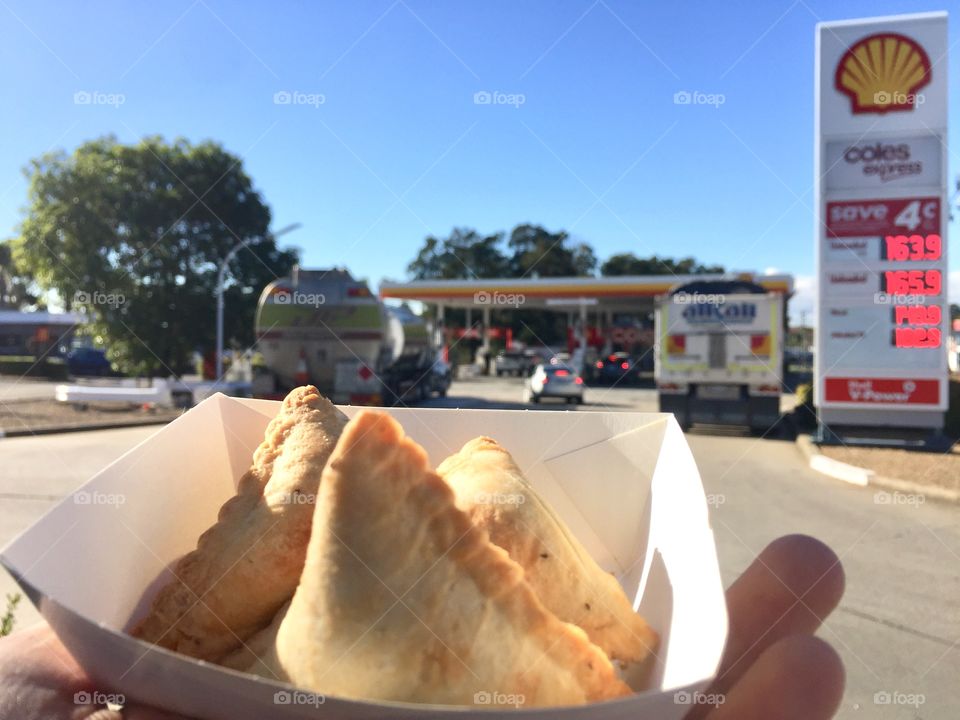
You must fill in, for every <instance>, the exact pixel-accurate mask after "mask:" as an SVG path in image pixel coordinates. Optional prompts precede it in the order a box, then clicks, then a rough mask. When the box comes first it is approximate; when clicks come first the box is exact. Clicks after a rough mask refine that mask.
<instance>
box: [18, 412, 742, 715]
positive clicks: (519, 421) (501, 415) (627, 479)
mask: <svg viewBox="0 0 960 720" xmlns="http://www.w3.org/2000/svg"><path fill="white" fill-rule="evenodd" d="M277 408H278V403H271V402H265V401H249V400H233V399H228V398H223V397H214V398H211V399H210V400H209V401H207V402H205V403H203V404H202V405H200V406H198V407H197V408H195V409H194V410H192V411H191V412H189V413H187V414H186V415H185V416H184V417H183V418H181V419H180V420H178V421H176V422H174V423H172V424H171V425H169V426H167V427H166V428H164V429H163V430H161V431H160V432H158V433H157V434H156V435H155V436H154V437H153V438H151V439H150V440H148V441H147V442H145V443H144V444H143V445H141V446H140V447H138V448H137V449H135V450H134V451H132V452H131V453H129V454H128V455H126V456H124V457H123V458H121V459H120V460H119V461H118V462H117V463H115V464H114V465H112V466H111V467H110V468H108V469H106V470H105V471H103V472H102V473H101V474H100V475H98V476H97V477H96V478H94V479H93V480H92V481H91V482H90V483H88V484H87V485H86V486H85V487H84V488H83V490H84V491H86V492H91V493H92V492H103V493H118V492H122V493H124V494H125V496H126V502H125V503H124V504H123V505H121V506H119V507H106V506H96V505H89V506H78V505H76V504H74V503H72V502H70V501H69V499H68V500H67V501H66V502H64V503H62V504H61V505H59V506H58V507H56V508H55V509H54V510H52V511H51V513H50V514H48V515H47V516H46V517H45V518H43V519H41V520H40V521H39V522H38V523H37V524H36V525H35V526H34V527H32V528H30V529H29V530H28V531H27V532H26V533H24V535H23V536H21V537H20V538H19V539H18V540H16V541H15V542H14V543H13V544H12V545H11V546H10V547H8V548H7V549H6V550H5V551H4V553H3V556H2V560H3V563H4V565H5V566H7V567H8V568H9V569H11V570H12V571H13V573H14V575H15V576H17V578H18V579H19V580H20V581H21V582H22V584H23V585H24V588H25V589H26V590H27V592H28V593H29V594H30V596H31V598H32V599H33V600H34V602H36V603H37V604H38V605H39V606H40V608H41V611H42V612H43V614H44V615H45V617H46V618H47V619H48V620H49V622H50V623H51V625H52V626H53V627H54V629H55V630H56V631H57V633H58V635H59V636H60V637H61V639H62V640H63V641H64V643H65V644H66V645H67V646H68V648H69V649H70V651H71V652H72V653H73V654H74V656H75V657H76V658H77V659H78V661H79V662H80V663H81V664H82V665H83V667H84V668H85V669H86V670H87V672H89V673H90V674H91V675H92V676H93V677H94V678H95V679H96V680H97V682H98V683H99V684H101V685H102V686H103V687H109V688H114V689H116V690H117V691H121V692H123V693H125V694H126V695H127V697H128V698H135V699H138V700H141V701H144V702H148V703H151V704H154V705H159V706H163V707H167V708H169V709H171V710H174V711H178V712H181V713H184V714H187V715H191V716H193V717H199V718H210V719H211V720H214V719H216V720H220V719H221V718H222V719H223V720H226V719H227V718H230V720H241V719H245V718H259V717H273V718H299V717H304V718H305V717H337V718H342V717H347V718H399V717H409V716H410V715H411V713H414V712H415V713H416V714H418V715H422V716H425V717H426V716H429V717H432V718H441V717H442V718H448V717H449V718H452V717H457V718H465V717H474V716H481V715H482V716H483V717H487V718H489V717H496V716H499V715H502V714H511V715H513V714H521V715H523V714H526V712H525V711H524V710H522V709H521V710H515V709H514V708H512V707H511V708H509V709H508V710H507V709H504V708H502V707H500V708H489V709H483V710H480V709H478V710H475V711H470V710H469V709H468V710H466V712H465V711H464V709H459V710H456V711H453V710H448V709H444V708H443V707H442V706H435V705H416V706H411V705H405V704H402V703H401V704H396V703H390V702H378V703H367V702H363V701H350V700H345V699H340V698H338V697H336V696H335V695H328V696H326V697H325V698H324V700H325V702H324V704H323V705H322V706H321V707H320V708H319V709H318V708H315V707H312V706H310V707H307V706H297V705H295V704H289V705H285V706H279V705H277V704H276V702H275V693H279V692H281V691H286V690H290V688H289V686H284V685H283V684H281V683H277V682H275V681H273V680H259V681H258V680H256V679H254V678H251V676H249V675H241V674H237V673H233V672H231V671H229V670H225V669H222V668H218V667H215V666H210V665H201V664H198V663H197V662H196V661H195V660H191V659H189V658H185V657H183V656H182V655H178V654H171V653H169V652H167V651H165V650H163V649H160V648H155V647H154V646H148V645H145V644H143V643H141V642H139V641H136V640H134V639H131V638H130V637H129V636H126V635H124V634H122V633H121V632H120V630H121V629H122V628H123V627H124V626H125V625H126V623H127V620H128V618H129V617H130V616H131V615H134V614H135V615H137V616H139V615H140V614H141V613H139V612H137V613H135V608H136V607H137V606H138V603H139V600H140V597H139V596H140V592H141V589H142V588H143V587H146V586H147V585H148V584H149V582H150V580H151V578H152V576H153V575H155V574H156V573H157V570H158V568H159V567H161V566H162V565H166V564H171V563H173V562H175V561H176V559H177V558H178V557H179V556H180V555H183V554H184V553H185V552H188V551H189V550H190V549H191V543H192V541H191V540H190V539H189V536H190V535H193V537H194V538H195V537H196V536H197V535H199V534H200V533H201V532H202V531H203V530H204V529H205V528H206V527H207V526H208V525H209V524H210V520H209V519H208V518H210V516H211V513H212V512H213V511H214V510H215V508H216V507H217V506H219V505H222V504H223V502H224V501H226V500H227V499H228V498H229V497H230V496H232V495H233V494H234V492H235V491H234V488H233V487H232V486H231V485H228V484H224V483H223V482H221V480H220V479H221V478H224V477H230V476H231V475H232V476H233V477H234V478H237V477H239V476H240V475H241V474H242V469H244V468H245V467H246V466H248V465H249V458H250V455H249V453H250V452H251V449H252V448H253V447H256V445H257V444H258V443H259V441H260V439H261V438H262V437H263V433H264V429H265V427H266V426H267V424H268V422H269V421H270V419H272V418H273V417H274V415H275V414H276V413H277ZM344 410H345V412H346V414H347V415H353V414H355V412H356V411H355V410H353V409H350V408H345V409H344ZM389 414H390V415H392V416H393V417H395V418H397V419H398V420H400V421H401V422H402V423H403V425H404V429H405V430H406V432H407V433H408V434H409V435H410V436H411V437H412V439H413V440H415V441H416V442H418V443H419V444H420V445H421V446H423V447H424V449H425V450H426V452H427V454H428V455H429V457H430V462H431V464H435V463H438V462H439V461H440V460H442V459H443V458H444V457H446V456H448V455H450V454H451V453H452V452H454V451H456V449H457V448H459V447H460V446H462V445H463V444H464V443H465V442H467V441H468V440H470V439H471V438H473V437H476V436H478V435H483V434H490V433H491V428H494V429H495V430H494V432H495V433H496V434H497V435H499V436H501V437H504V438H511V439H512V441H513V442H512V443H511V447H510V449H511V451H512V452H513V454H514V456H515V458H516V460H517V463H518V464H519V465H520V466H521V467H523V468H524V469H526V470H528V472H529V479H530V482H531V485H532V486H533V487H534V488H535V489H536V490H537V492H538V493H539V494H540V495H541V496H543V497H544V498H545V500H546V501H547V502H549V503H550V505H551V506H553V508H554V509H555V511H556V512H557V513H558V515H559V516H560V517H561V518H562V519H563V521H564V522H565V523H566V524H568V525H569V526H570V530H571V532H572V534H573V535H574V536H576V537H577V539H578V541H579V542H581V543H583V544H584V547H585V548H586V549H587V551H588V552H589V553H590V554H591V555H592V556H593V557H594V558H595V559H596V560H597V561H598V562H599V563H600V565H601V567H603V568H604V569H606V570H611V571H615V572H616V574H617V576H618V577H619V578H620V579H621V580H622V581H623V582H624V583H625V587H626V588H627V591H628V593H629V594H631V595H633V594H634V593H636V600H635V606H636V607H637V608H638V610H639V611H640V613H641V614H643V615H644V616H645V617H646V618H647V619H648V620H649V621H650V623H651V625H652V626H653V627H654V628H655V629H656V630H657V631H658V633H659V634H660V635H661V646H660V648H659V649H658V651H657V655H656V662H655V667H654V671H653V674H652V676H651V683H652V689H651V690H650V691H647V692H644V693H641V694H634V695H630V696H629V697H626V698H623V699H620V700H612V701H607V702H601V703H594V704H591V705H587V706H583V707H581V708H578V707H567V708H554V709H552V710H551V711H550V712H551V717H560V718H587V717H589V718H591V719H593V718H627V717H629V718H643V717H650V718H654V717H655V718H657V720H661V719H664V718H679V717H680V716H681V715H683V714H684V712H685V710H686V709H687V708H685V707H684V706H678V705H677V704H676V703H675V702H674V701H673V695H674V690H675V689H679V688H685V689H687V690H691V691H692V690H696V689H704V687H705V686H706V684H707V682H708V681H709V679H710V677H711V675H712V673H713V672H714V670H715V668H716V664H717V662H718V660H719V657H720V652H721V649H722V645H723V639H724V637H725V633H726V620H725V612H724V605H723V598H722V593H721V589H720V582H719V574H718V572H717V568H716V557H715V553H714V550H713V541H712V536H711V534H710V531H709V527H708V526H707V524H706V504H705V501H704V498H703V493H702V488H701V486H700V482H699V478H698V476H697V474H696V469H695V466H694V465H693V461H692V458H691V457H690V455H689V450H688V449H687V448H686V445H685V443H684V440H683V436H682V433H680V431H679V428H677V427H676V425H675V423H674V422H673V421H672V420H671V419H670V418H669V417H667V416H661V415H655V414H639V413H590V414H589V415H571V414H566V413H549V412H545V413H537V414H536V416H532V415H531V414H527V413H513V412H499V411H472V412H458V413H450V412H449V411H443V410H436V411H431V410H391V411H389ZM573 422H575V423H576V426H577V427H576V433H575V434H571V435H569V436H572V437H575V438H576V448H575V449H574V450H573V451H572V452H568V453H564V454H563V457H562V459H557V456H556V454H555V453H554V454H553V455H551V443H552V442H553V440H552V439H551V438H556V437H558V436H560V435H563V434H564V433H567V432H568V431H569V430H570V429H571V428H570V425H571V423H573ZM584 468H589V471H590V472H589V473H585V472H584ZM594 473H595V474H594ZM585 475H587V476H588V477H585ZM589 475H592V477H589ZM597 476H600V477H602V478H603V480H602V482H600V481H598V480H597ZM174 509H176V510H177V511H178V513H179V521H180V522H179V524H178V525H176V526H174V525H171V524H170V523H169V522H167V521H166V519H167V518H169V513H170V512H171V511H172V510H174ZM64 534H67V535H68V536H69V538H68V540H69V541H62V542H61V539H62V538H63V536H64ZM185 535H186V537H184V536H185ZM108 577H115V578H120V579H122V580H121V581H119V582H109V583H107V582H92V581H91V578H108ZM91 619H94V622H91ZM287 697H289V693H288V695H287Z"/></svg>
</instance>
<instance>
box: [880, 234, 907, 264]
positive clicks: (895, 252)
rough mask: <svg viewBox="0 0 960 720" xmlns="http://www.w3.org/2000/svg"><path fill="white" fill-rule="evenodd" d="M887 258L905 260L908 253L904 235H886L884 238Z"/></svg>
mask: <svg viewBox="0 0 960 720" xmlns="http://www.w3.org/2000/svg"><path fill="white" fill-rule="evenodd" d="M884 243H885V244H886V250H887V256H886V257H887V260H906V259H907V255H908V249H907V236H906V235H887V236H886V237H885V238H884Z"/></svg>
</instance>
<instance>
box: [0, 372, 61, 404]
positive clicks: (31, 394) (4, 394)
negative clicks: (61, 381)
mask: <svg viewBox="0 0 960 720" xmlns="http://www.w3.org/2000/svg"><path fill="white" fill-rule="evenodd" d="M56 386H57V383H55V382H50V381H49V380H35V379H32V378H16V377H12V376H9V375H3V376H0V402H17V401H18V400H53V397H54V388H56Z"/></svg>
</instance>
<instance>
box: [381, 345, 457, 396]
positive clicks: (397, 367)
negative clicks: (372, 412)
mask: <svg viewBox="0 0 960 720" xmlns="http://www.w3.org/2000/svg"><path fill="white" fill-rule="evenodd" d="M451 375H452V373H451V371H450V366H449V365H448V364H447V363H445V362H444V361H443V360H440V359H436V358H431V357H430V356H429V354H427V353H417V354H413V355H404V356H402V357H400V358H398V359H397V360H396V361H395V362H394V363H393V364H392V365H391V366H390V367H388V368H387V369H386V370H385V371H384V373H383V385H384V389H385V393H384V400H385V401H386V403H387V404H390V405H403V404H406V403H414V402H422V401H423V400H426V399H428V398H429V397H431V396H432V395H433V393H437V394H438V395H439V396H440V397H443V396H444V395H446V394H447V390H448V389H449V388H450V380H451Z"/></svg>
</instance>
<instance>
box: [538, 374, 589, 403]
mask: <svg viewBox="0 0 960 720" xmlns="http://www.w3.org/2000/svg"><path fill="white" fill-rule="evenodd" d="M527 395H528V397H529V398H530V401H531V402H535V403H538V402H540V398H545V397H555V398H560V399H562V400H566V401H567V402H568V403H577V404H580V403H582V402H583V378H582V377H580V376H579V375H578V374H577V372H576V371H575V370H574V369H573V368H571V367H569V366H567V365H562V364H555V365H537V367H536V369H535V370H534V371H533V375H531V376H530V380H529V382H528V390H527Z"/></svg>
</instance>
